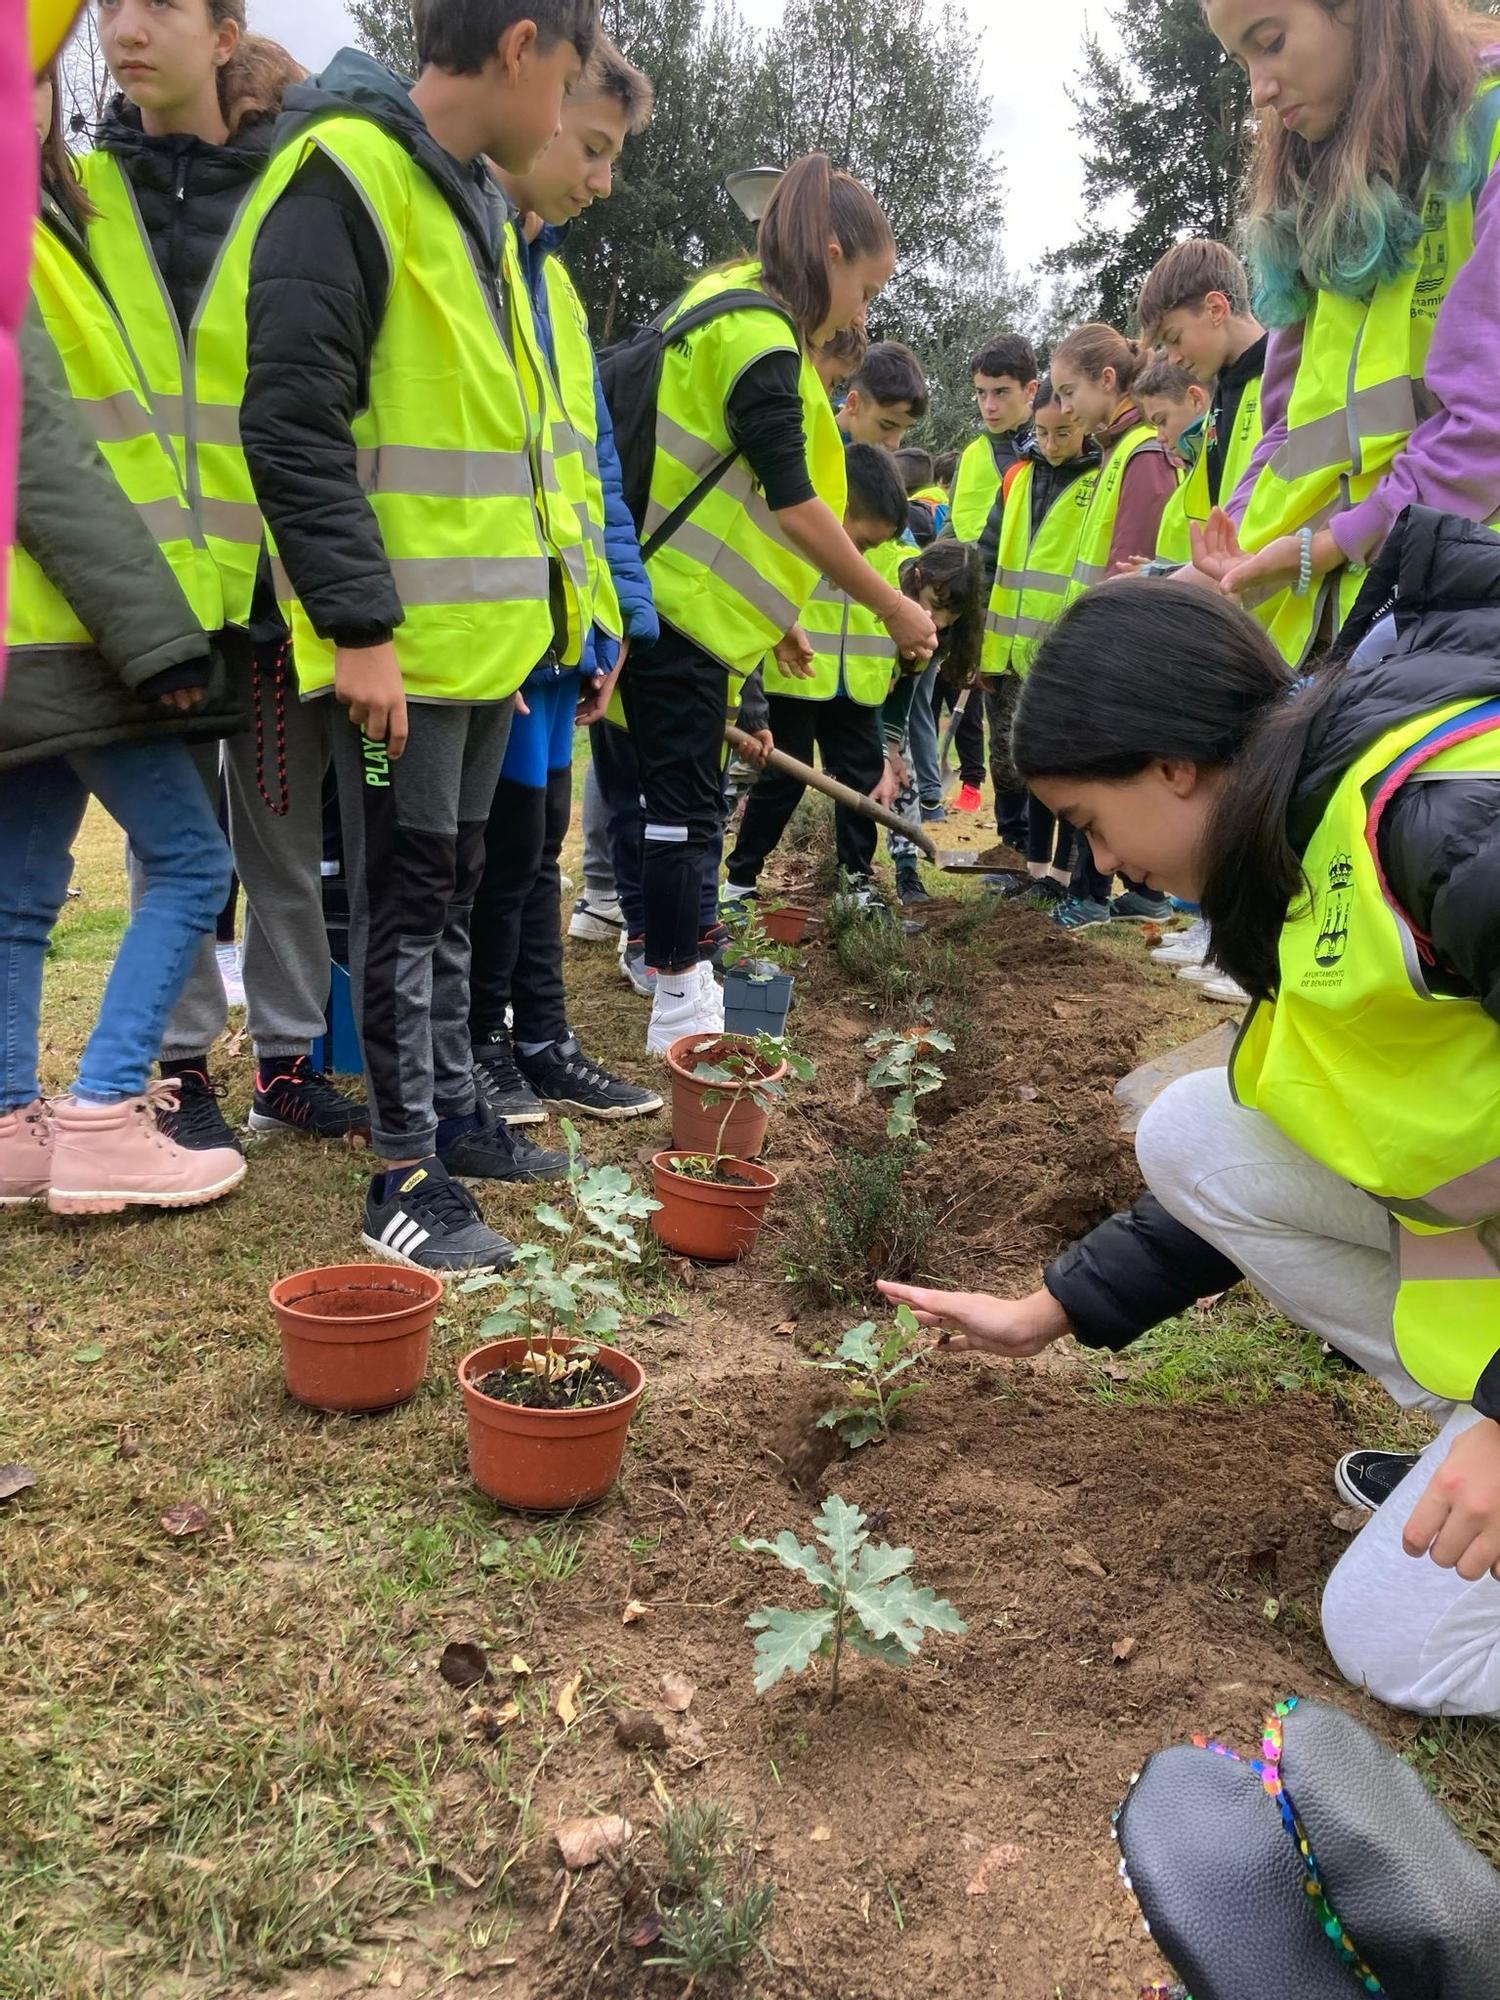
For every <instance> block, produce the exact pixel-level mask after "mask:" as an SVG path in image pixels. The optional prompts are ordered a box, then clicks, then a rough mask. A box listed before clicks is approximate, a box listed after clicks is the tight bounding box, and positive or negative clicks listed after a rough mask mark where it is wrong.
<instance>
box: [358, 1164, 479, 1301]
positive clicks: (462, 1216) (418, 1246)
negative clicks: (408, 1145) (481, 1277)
mask: <svg viewBox="0 0 1500 2000" xmlns="http://www.w3.org/2000/svg"><path fill="white" fill-rule="evenodd" d="M382 1185H384V1186H385V1187H386V1190H387V1191H386V1192H385V1193H384V1194H380V1193H379V1192H377V1191H378V1190H379V1189H380V1188H381V1187H382ZM361 1241H362V1242H363V1243H364V1245H365V1248H366V1249H367V1250H373V1251H374V1252H375V1254H376V1256H377V1257H389V1258H390V1260H391V1262H392V1263H393V1264H410V1265H411V1267H412V1268H413V1270H417V1271H439V1272H444V1271H455V1272H458V1271H461V1272H464V1273H466V1274H467V1273H470V1272H478V1271H499V1270H503V1269H504V1268H505V1266H506V1265H507V1264H508V1263H510V1261H511V1259H512V1258H513V1257H514V1256H515V1254H516V1249H515V1245H514V1244H513V1243H508V1242H507V1241H506V1239H505V1238H504V1237H503V1236H502V1235H501V1234H500V1232H499V1231H498V1230H496V1229H491V1228H490V1226H489V1224H488V1223H487V1222H486V1221H485V1219H484V1217H483V1216H482V1215H481V1214H480V1212H479V1204H478V1202H477V1201H475V1199H474V1197H473V1195H471V1194H470V1193H469V1190H468V1189H467V1188H466V1187H460V1185H459V1183H458V1182H457V1181H455V1180H450V1179H449V1177H448V1173H447V1171H446V1169H445V1168H444V1166H443V1163H442V1161H441V1160H436V1159H432V1160H419V1161H418V1162H417V1164H416V1166H414V1167H407V1168H406V1169H405V1170H404V1171H403V1170H393V1171H391V1172H388V1173H385V1174H377V1175H376V1177H375V1179H374V1180H372V1181H371V1183H370V1191H369V1193H368V1194H367V1195H366V1196H365V1227H364V1233H363V1236H362V1238H361Z"/></svg>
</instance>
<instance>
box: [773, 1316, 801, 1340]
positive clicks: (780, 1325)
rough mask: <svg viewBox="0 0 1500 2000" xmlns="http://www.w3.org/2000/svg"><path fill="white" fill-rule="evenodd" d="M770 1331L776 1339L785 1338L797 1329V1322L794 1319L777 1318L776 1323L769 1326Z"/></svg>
mask: <svg viewBox="0 0 1500 2000" xmlns="http://www.w3.org/2000/svg"><path fill="white" fill-rule="evenodd" d="M771 1331H772V1333H774V1334H775V1336H776V1338H777V1339H778V1340H786V1339H787V1338H788V1337H789V1336H790V1335H791V1334H794V1333H795V1332H796V1331H797V1322H796V1321H795V1320H794V1319H783V1320H778V1321H777V1323H776V1325H775V1326H773V1327H772V1328H771Z"/></svg>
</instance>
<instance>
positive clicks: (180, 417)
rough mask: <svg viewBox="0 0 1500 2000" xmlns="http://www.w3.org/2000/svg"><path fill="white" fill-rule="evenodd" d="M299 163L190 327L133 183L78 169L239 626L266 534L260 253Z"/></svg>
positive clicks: (273, 191) (227, 611)
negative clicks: (250, 410)
mask: <svg viewBox="0 0 1500 2000" xmlns="http://www.w3.org/2000/svg"><path fill="white" fill-rule="evenodd" d="M294 164H295V163H294V162H290V161H287V160H282V161H281V162H279V163H278V167H277V171H276V172H275V173H272V172H271V171H270V168H269V167H268V168H267V170H266V172H264V173H263V174H261V175H260V176H259V178H258V179H257V180H256V181H255V182H254V184H253V185H252V186H251V187H250V188H249V189H248V190H247V191H246V194H245V197H244V199H243V200H242V201H241V203H240V206H239V209H238V211H237V212H236V214H235V217H234V220H233V221H232V222H231V223H230V225H229V228H228V230H227V231H226V232H225V235H224V239H223V241H222V242H221V243H220V245H219V250H218V254H217V256H216V257H215V259H214V264H213V268H212V270H211V271H210V272H209V274H208V277H207V278H206V279H205V281H204V284H203V289H202V291H201V292H200V293H199V295H198V303H197V305H196V307H195V308H194V311H193V317H192V321H191V323H190V325H188V326H187V327H186V328H179V326H178V323H177V311H176V308H175V307H174V305H173V304H172V301H171V298H170V297H169V295H168V293H167V288H166V284H165V282H164V281H163V278H162V275H161V272H160V271H159V270H158V268H157V264H156V258H155V255H154V253H153V251H152V248H151V239H150V236H149V235H148V233H147V230H146V226H145V223H144V222H143V221H142V219H141V213H140V208H139V206H138V204H137V202H136V198H135V189H134V188H133V187H132V186H131V184H130V179H129V176H128V175H126V174H125V173H124V172H123V171H122V170H121V168H120V164H119V162H118V161H117V160H116V159H115V157H114V155H113V154H111V153H106V152H94V153H89V154H86V155H85V156H84V158H83V159H82V160H81V161H80V162H79V170H80V175H81V178H82V180H83V184H84V187H85V188H86V189H87V191H88V196H89V200H90V201H91V202H92V203H93V204H94V207H95V208H96V210H97V211H98V213H97V214H96V215H95V216H93V217H92V219H91V220H90V221H89V223H88V224H87V232H88V246H89V254H90V256H91V257H92V258H93V260H94V262H95V264H96V265H97V266H98V270H99V274H100V276H101V277H102V278H103V279H104V282H105V284H106V285H108V287H109V289H110V293H111V295H112V297H113V298H114V300H115V304H116V306H117V308H118V310H119V312H120V314H121V316H122V318H123V319H124V321H125V324H126V326H127V327H128V328H129V330H130V338H131V344H132V345H133V347H134V348H135V351H136V354H137V356H138V358H139V360H140V364H141V370H142V374H143V376H144V379H145V383H146V390H147V394H148V396H149V397H150V401H151V407H152V410H153V411H154V412H155V415H156V418H157V420H158V422H159V423H160V424H161V426H162V429H163V430H164V431H165V432H166V433H167V435H168V437H169V438H170V440H171V444H172V449H173V451H174V452H175V453H176V454H177V462H178V466H179V468H180V470H181V473H182V479H183V483H184V486H185V488H186V491H187V497H188V504H189V505H190V506H191V508H192V510H193V513H194V516H195V517H196V519H197V522H198V525H199V528H200V530H201V531H202V534H203V538H204V541H205V543H206V544H207V547H208V550H209V553H210V554H211V555H212V556H213V559H214V561H215V562H216V563H217V565H218V568H219V574H220V576H221V577H222V578H223V593H224V615H225V617H226V618H227V619H228V620H229V621H230V623H231V624H236V625H244V624H248V622H249V619H250V604H251V599H252V598H253V596H254V593H255V575H256V570H257V568H258V567H259V563H260V550H261V543H262V540H263V534H264V530H263V525H262V522H261V515H260V508H259V506H258V505H257V504H256V499H255V489H254V487H253V485H252V484H251V480H250V469H249V467H248V466H247V465H246V463H245V454H244V451H243V449H242V447H241V444H240V413H239V406H240V403H241V402H242V401H243V399H244V393H245V373H246V370H245V297H246V293H247V291H248V288H249V282H250V250H251V246H252V244H253V243H254V240H255V232H256V231H257V230H258V229H259V227H260V224H261V221H262V219H263V218H264V216H265V214H266V212H267V211H268V210H269V209H270V207H271V205H272V203H273V202H274V201H275V200H276V197H277V196H278V195H279V194H280V193H281V191H282V188H283V187H284V186H285V184H286V182H287V180H288V179H289V178H290V175H291V171H292V166H293V165H294Z"/></svg>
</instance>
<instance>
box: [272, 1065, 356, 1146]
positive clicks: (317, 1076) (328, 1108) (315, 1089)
mask: <svg viewBox="0 0 1500 2000" xmlns="http://www.w3.org/2000/svg"><path fill="white" fill-rule="evenodd" d="M250 1130H251V1131H252V1132H302V1133H305V1134H306V1135H307V1137H308V1138H310V1139H345V1140H348V1139H353V1138H354V1136H355V1134H356V1133H358V1134H360V1135H361V1136H363V1137H365V1138H368V1137H369V1133H370V1113H369V1111H368V1109H367V1108H366V1107H365V1106H364V1105H363V1104H360V1103H359V1102H357V1100H356V1099H354V1098H352V1097H345V1096H344V1094H343V1092H342V1091H340V1090H335V1089H334V1087H333V1085H332V1084H331V1083H330V1082H329V1080H328V1078H327V1077H326V1076H324V1074H323V1072H322V1070H320V1069H314V1068H313V1066H312V1061H311V1059H310V1058H309V1057H308V1056H272V1057H270V1058H269V1059H268V1060H267V1061H266V1062H264V1063H262V1064H261V1066H260V1068H259V1069H257V1070H256V1072H255V1097H254V1099H253V1101H252V1103H251V1106H250Z"/></svg>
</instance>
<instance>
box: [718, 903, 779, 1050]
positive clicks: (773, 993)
mask: <svg viewBox="0 0 1500 2000" xmlns="http://www.w3.org/2000/svg"><path fill="white" fill-rule="evenodd" d="M725 923H726V925H727V926H728V929H729V932H730V941H729V943H728V944H727V945H726V946H725V949H724V968H725V970H724V1026H725V1029H726V1030H727V1031H728V1032H729V1033H731V1034H741V1035H784V1034H785V1033H786V1018H787V1015H788V1013H789V1012H790V1011H791V1005H792V988H793V986H794V985H795V984H796V981H795V980H794V978H793V976H792V974H791V973H790V972H789V971H788V970H787V965H788V962H789V959H790V956H791V954H790V950H789V948H788V947H787V946H786V945H784V944H778V943H777V941H776V939H775V938H773V937H772V936H771V934H770V932H769V930H768V929H767V927H766V924H765V922H763V921H762V918H761V915H760V911H759V909H758V908H757V906H756V905H755V904H754V903H743V904H740V905H739V906H738V907H737V908H735V909H733V910H731V911H728V912H726V914H725Z"/></svg>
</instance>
